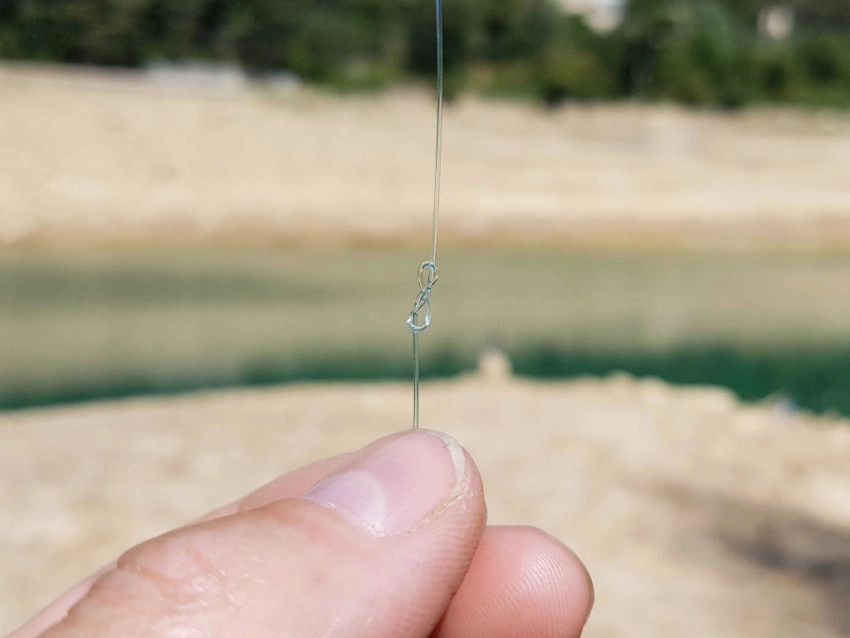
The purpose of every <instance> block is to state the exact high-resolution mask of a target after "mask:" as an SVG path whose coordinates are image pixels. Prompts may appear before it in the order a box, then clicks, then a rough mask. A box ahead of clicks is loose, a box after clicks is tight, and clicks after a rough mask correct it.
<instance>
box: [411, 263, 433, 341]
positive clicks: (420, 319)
mask: <svg viewBox="0 0 850 638" xmlns="http://www.w3.org/2000/svg"><path fill="white" fill-rule="evenodd" d="M439 278H440V269H439V268H437V264H435V263H434V262H433V261H426V262H423V263H422V265H421V266H419V274H418V279H419V294H418V295H417V297H416V301H414V302H413V310H411V311H410V315H408V317H407V327H408V328H410V329H411V330H412V331H413V332H414V333H419V332H423V331H424V330H427V329H428V326H430V325H431V290H432V289H433V288H434V284H436V283H437V279H439Z"/></svg>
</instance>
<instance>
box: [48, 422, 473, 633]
mask: <svg viewBox="0 0 850 638" xmlns="http://www.w3.org/2000/svg"><path fill="white" fill-rule="evenodd" d="M484 519H485V511H484V501H483V495H482V491H481V480H480V476H479V474H478V471H477V469H476V468H475V466H474V464H473V462H472V460H471V459H470V457H469V456H468V455H467V454H466V453H465V452H464V450H463V449H462V448H461V447H460V446H459V445H458V444H457V443H456V442H455V441H454V440H453V439H450V438H449V437H447V436H445V435H442V434H438V433H434V432H428V431H418V432H409V433H405V434H399V435H395V436H391V437H388V438H385V439H382V440H380V441H378V442H376V443H373V444H372V445H370V446H368V447H366V448H364V449H363V450H361V451H360V452H358V453H356V454H355V455H353V456H352V457H351V459H350V460H349V461H348V462H347V463H346V464H345V465H343V466H342V467H338V468H335V470H334V472H333V473H332V474H330V475H328V476H326V477H325V478H324V479H322V480H321V481H319V483H317V484H316V485H314V486H313V487H311V488H310V489H309V490H308V491H307V492H306V493H305V494H304V495H303V496H302V497H300V498H292V499H284V500H279V501H275V502H272V503H270V504H267V505H264V506H262V507H259V508H257V509H252V510H248V511H243V512H240V513H237V514H234V515H231V516H225V517H223V518H219V519H215V520H211V521H207V522H203V523H199V524H197V525H193V526H190V527H186V528H182V529H179V530H175V531H173V532H170V533H168V534H166V535H164V536H161V537H159V538H156V539H153V540H151V541H148V542H146V543H143V544H142V545H139V546H137V547H135V548H134V549H132V550H130V551H129V552H127V553H126V554H125V555H124V556H122V557H121V558H120V559H119V560H118V562H117V564H116V566H115V567H114V568H113V569H111V570H110V571H108V572H106V573H105V574H104V575H103V576H101V577H100V578H99V579H98V580H97V581H96V582H95V584H94V585H93V586H92V588H91V590H90V591H89V593H88V594H87V595H86V596H84V597H83V598H82V599H81V600H80V601H79V602H78V603H77V604H76V605H75V606H74V607H73V608H72V609H71V610H70V612H69V614H68V615H67V616H66V617H65V619H64V620H63V621H62V622H61V623H59V624H58V625H56V626H54V627H53V628H52V629H51V630H50V631H48V632H47V633H46V634H44V635H45V636H50V637H51V638H65V637H70V636H85V637H86V638H91V637H93V636H121V637H122V638H133V637H135V636H139V637H141V636H145V637H151V636H174V635H190V634H191V635H203V636H210V637H214V636H228V637H230V636H252V637H254V638H263V637H265V636H269V637H271V636H275V637H280V636H347V637H351V636H370V637H373V636H374V637H382V636H387V637H390V636H391V637H393V638H403V637H405V636H411V637H414V636H415V637H421V636H427V635H428V634H429V633H430V631H431V630H432V628H433V627H434V626H435V625H436V624H437V622H438V621H439V619H440V617H441V616H442V615H443V612H444V611H445V609H446V607H447V606H448V603H449V601H450V600H451V598H452V596H453V595H454V593H455V592H456V591H457V589H458V587H459V586H460V583H461V581H462V580H463V577H464V575H465V573H466V570H467V568H468V566H469V563H470V561H471V559H472V555H473V552H474V550H475V547H476V545H477V543H478V540H479V538H480V536H481V533H482V531H483V526H484Z"/></svg>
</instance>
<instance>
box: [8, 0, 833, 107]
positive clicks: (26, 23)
mask: <svg viewBox="0 0 850 638" xmlns="http://www.w3.org/2000/svg"><path fill="white" fill-rule="evenodd" d="M779 4H781V5H782V6H784V7H788V8H790V9H793V11H794V12H795V16H796V25H795V29H794V31H793V33H792V34H791V36H790V37H788V38H786V39H780V40H772V39H770V38H768V37H767V36H764V35H761V34H760V32H759V16H760V14H761V12H762V11H763V10H764V9H765V8H767V7H771V6H777V5H779ZM560 7H561V3H559V2H557V1H556V0H447V1H446V6H445V10H444V15H445V53H446V71H447V75H448V84H447V85H448V87H449V89H450V92H451V93H455V92H457V91H458V90H460V88H461V87H464V86H466V87H468V88H469V89H471V90H477V91H480V92H483V93H489V94H495V95H515V96H528V97H534V98H537V99H540V100H543V101H545V102H547V103H550V104H556V103H558V102H560V101H563V100H599V99H616V98H622V97H629V96H631V97H638V98H642V99H664V100H675V101H679V102H683V103H687V104H697V105H714V106H722V107H737V106H741V105H744V104H747V103H749V102H753V101H757V102H758V101H762V102H765V101H766V102H781V103H798V104H811V105H833V106H847V105H850V37H848V36H850V2H847V0H784V1H783V2H781V3H779V2H777V1H776V0H628V1H627V2H626V4H625V8H624V20H623V21H622V23H621V24H620V25H619V26H618V27H617V28H615V29H613V30H611V31H606V32H597V31H594V30H592V29H591V28H589V27H588V26H587V25H586V24H585V22H584V21H583V19H582V18H581V17H578V16H576V15H572V14H569V13H567V12H565V11H564V10H563V9H562V8H560ZM433 31H434V7H433V3H432V2H430V1H426V0H416V1H414V0H321V1H311V0H183V1H182V2H172V1H170V0H0V57H3V58H11V59H27V60H38V61H54V62H67V63H79V64H95V65H111V66H127V67H137V66H144V65H146V64H151V63H156V62H168V61H172V62H179V61H183V60H193V61H196V60H209V61H223V62H230V63H236V64H239V65H241V66H242V67H243V68H245V69H246V71H248V72H249V73H251V74H254V75H263V74H266V73H269V72H274V71H280V70H286V71H290V72H293V73H295V74H297V75H299V76H301V77H303V78H304V79H306V80H307V81H311V82H317V83H323V84H325V85H328V86H332V87H337V88H354V89H356V88H374V87H382V86H386V85H388V84H391V83H394V82H399V81H404V80H406V79H410V78H416V77H430V76H431V75H433V70H434V58H435V43H434V36H433Z"/></svg>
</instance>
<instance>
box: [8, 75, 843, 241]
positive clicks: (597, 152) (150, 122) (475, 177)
mask: <svg viewBox="0 0 850 638" xmlns="http://www.w3.org/2000/svg"><path fill="white" fill-rule="evenodd" d="M0 94H2V96H3V99H2V101H0V201H1V202H2V206H0V243H2V242H5V243H12V242H20V241H36V240H39V241H69V240H76V241H84V242H85V241H93V240H97V239H106V240H116V239H121V240H128V239H134V238H136V239H138V238H150V237H154V238H157V239H160V240H161V239H163V238H168V239H175V238H177V239H180V240H186V239H192V240H208V239H210V238H217V237H218V238H220V237H225V238H228V239H233V238H249V239H254V240H258V239H260V240H263V241H269V240H284V239H293V238H294V239H298V240H302V239H305V238H308V239H313V240H315V239H316V238H321V237H325V238H327V237H331V238H335V239H340V240H342V241H352V240H359V241H364V240H370V241H374V240H387V239H393V240H396V239H398V238H401V237H407V236H411V235H412V236H415V237H421V236H424V235H426V234H427V224H428V221H429V210H430V201H431V190H430V189H431V184H432V182H431V180H432V178H431V171H432V164H431V163H432V153H433V151H432V145H433V112H434V106H433V100H432V98H430V97H429V96H428V95H426V94H424V93H422V94H420V93H412V94H411V93H408V94H390V95H384V96H373V97H358V98H349V99H345V100H343V99H340V98H334V97H330V96H322V95H317V94H315V93H311V92H309V91H304V90H302V91H300V92H296V93H294V94H289V95H285V96H280V95H278V96H275V95H272V94H270V93H268V92H265V93H263V92H258V91H257V90H252V89H250V88H238V87H237V88H233V89H232V90H228V91H226V92H224V93H221V92H219V93H216V92H215V91H213V90H201V89H199V88H198V87H194V88H187V87H183V88H181V87H180V86H179V85H175V84H174V83H162V82H157V81H156V79H155V78H152V77H151V76H144V75H133V74H129V73H123V74H115V73H112V74H104V73H95V72H92V71H89V72H80V71H76V72H70V71H67V70H66V71H62V70H55V69H54V70H50V69H36V68H32V67H25V68H20V67H10V66H0ZM848 158H850V118H848V117H847V116H846V115H841V114H824V113H810V114H803V113H793V112H781V111H761V112H759V111H756V112H749V113H743V114H737V115H729V114H719V113H707V112H704V113H699V112H689V111H685V110H681V109H678V108H673V107H644V106H637V105H625V106H592V107H582V106H573V107H567V108H564V109H561V110H558V111H553V112H546V111H543V110H539V109H535V108H532V107H530V106H523V105H511V104H494V103H486V102H481V101H476V100H464V101H461V102H460V103H458V104H454V105H451V106H450V107H449V108H448V109H447V111H446V119H445V163H444V180H443V187H444V195H443V202H444V213H445V215H444V224H443V231H444V236H445V237H444V238H446V239H452V238H455V239H466V240H475V239H479V240H480V239H485V240H486V239H493V238H495V239H502V240H505V239H510V240H511V241H516V240H517V238H519V237H527V238H529V239H539V238H541V237H545V238H548V239H559V240H562V241H579V242H584V243H587V242H603V243H618V244H620V243H626V244H628V243H633V242H639V243H642V244H645V243H646V242H655V243H663V244H684V245H693V244H706V243H708V244H712V245H714V244H716V243H718V242H719V243H726V244H733V245H736V246H738V245H751V244H764V243H767V244H769V245H771V246H774V245H780V246H786V245H792V246H803V247H811V246H815V247H819V246H833V245H836V244H838V245H841V246H848V245H850V212H849V211H850V179H847V170H846V166H847V162H848Z"/></svg>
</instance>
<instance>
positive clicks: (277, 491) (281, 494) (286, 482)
mask: <svg viewBox="0 0 850 638" xmlns="http://www.w3.org/2000/svg"><path fill="white" fill-rule="evenodd" d="M350 458H351V454H350V453H348V454H341V455H339V456H334V457H331V458H329V459H323V460H321V461H316V462H314V463H310V464H309V465H305V466H304V467H301V468H298V469H297V470H294V471H292V472H289V473H288V474H284V475H283V476H280V477H278V478H276V479H275V480H273V481H271V482H270V483H268V484H266V485H263V486H262V487H259V488H257V489H256V490H254V491H253V492H251V493H250V494H248V495H247V496H244V497H243V498H241V499H239V500H238V501H234V502H232V503H228V504H227V505H224V506H222V507H220V508H217V509H215V510H213V511H212V512H209V513H208V514H206V515H205V516H203V517H202V518H201V519H199V522H201V521H211V520H215V519H217V518H222V517H224V516H231V515H233V514H236V513H238V512H242V511H247V510H250V509H255V508H257V507H262V506H264V505H268V504H269V503H273V502H274V501H278V500H281V499H285V498H295V497H298V496H301V494H303V493H304V492H305V491H306V490H307V489H309V488H310V487H311V486H313V485H314V484H315V483H317V482H319V481H320V480H322V479H323V478H324V477H325V476H326V475H327V474H328V473H329V472H333V471H334V470H336V469H337V468H339V467H340V466H342V465H343V464H345V463H346V462H348V461H349V460H350ZM114 568H115V562H114V561H113V562H112V563H111V564H110V565H107V566H106V567H104V568H102V569H100V570H98V572H97V573H95V574H93V575H92V576H89V577H88V578H86V579H84V580H82V581H81V582H79V583H77V584H76V585H74V586H73V587H72V588H71V589H69V590H68V591H67V592H65V593H64V594H63V595H62V596H60V597H59V598H57V599H56V600H54V601H53V602H52V603H51V604H50V605H49V606H48V607H46V608H45V609H44V610H42V611H41V612H40V613H39V614H38V615H36V616H35V617H34V618H32V619H31V620H29V621H28V622H26V623H25V624H24V625H23V626H21V627H19V628H18V629H17V630H15V631H13V632H12V633H11V634H9V635H8V636H7V638H36V637H37V636H40V635H41V634H42V633H43V632H44V631H45V630H47V629H48V628H49V627H51V626H53V625H55V624H56V623H58V622H59V621H60V620H62V619H63V618H64V617H65V616H66V615H67V614H68V610H69V609H71V607H73V606H74V605H76V604H77V603H78V602H79V601H80V599H81V598H82V597H83V596H85V595H86V594H87V593H88V591H89V589H90V588H91V586H92V584H93V583H94V582H95V581H96V580H97V579H98V578H99V577H100V576H101V575H102V574H104V573H105V572H106V571H109V570H111V569H114Z"/></svg>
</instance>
